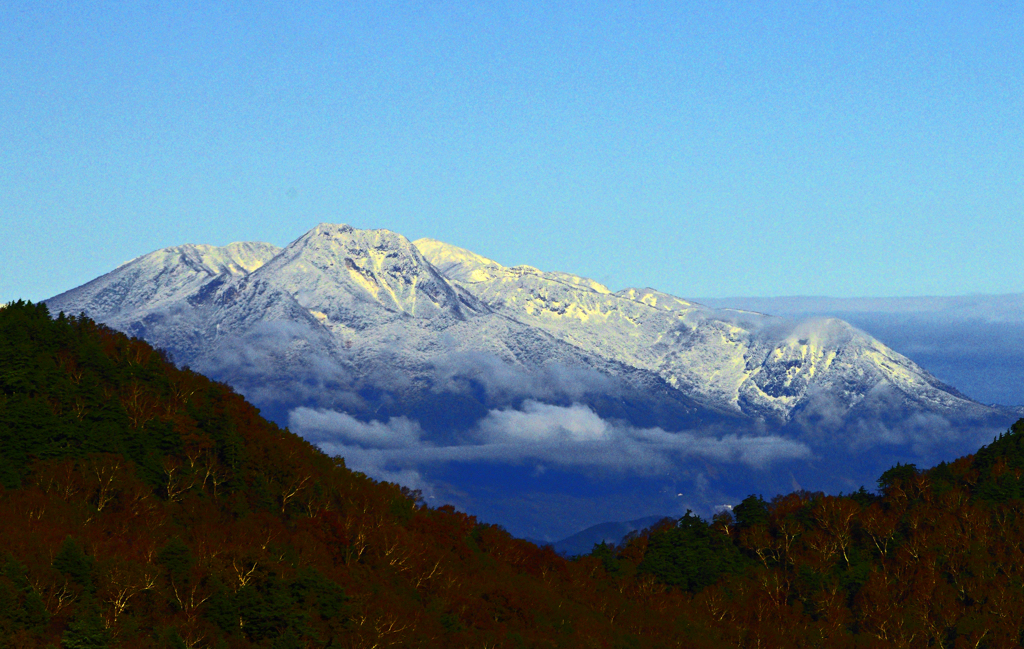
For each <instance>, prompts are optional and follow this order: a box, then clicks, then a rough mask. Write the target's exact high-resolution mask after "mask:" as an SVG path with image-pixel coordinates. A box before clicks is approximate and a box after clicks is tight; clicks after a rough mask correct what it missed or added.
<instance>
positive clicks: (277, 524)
mask: <svg viewBox="0 0 1024 649" xmlns="http://www.w3.org/2000/svg"><path fill="white" fill-rule="evenodd" d="M1022 471H1024V422H1019V423H1018V424H1017V425H1015V426H1014V428H1013V429H1012V430H1011V431H1010V432H1009V433H1007V434H1006V435H1004V436H1003V437H1001V438H1000V439H998V440H997V441H995V442H994V443H993V444H992V445H990V446H988V447H985V448H983V449H981V450H980V451H979V452H978V453H977V454H976V455H975V456H972V457H967V458H962V459H960V460H957V461H955V462H953V463H950V464H942V465H939V466H938V467H936V468H934V469H931V470H929V471H926V472H920V471H918V470H917V469H916V468H915V467H913V466H897V467H894V468H893V469H891V470H890V471H888V472H886V473H885V474H884V475H883V476H882V479H881V480H880V481H879V486H880V489H881V492H880V494H879V495H875V494H871V493H868V492H866V491H863V490H862V491H860V492H858V493H856V494H853V495H852V496H850V497H833V496H825V495H823V494H813V493H796V494H790V495H788V496H780V497H776V498H773V499H771V500H770V502H765V501H764V500H762V499H761V498H759V497H754V496H751V497H750V498H748V499H746V500H745V501H743V503H741V504H740V505H738V506H737V507H736V508H735V517H733V516H732V515H722V516H719V517H716V518H715V520H713V521H712V522H710V523H707V522H705V521H703V520H701V519H699V518H697V517H694V516H690V515H688V516H685V517H683V518H682V519H680V520H679V521H666V522H664V523H662V524H661V525H660V526H656V527H655V528H653V529H649V530H645V531H644V532H642V533H640V534H638V535H636V536H635V537H633V538H631V539H629V540H628V542H626V543H624V544H623V545H621V546H608V545H600V546H597V547H596V548H595V550H594V552H593V553H592V554H591V555H590V556H587V557H582V558H579V559H576V560H572V561H568V560H565V559H563V558H561V557H560V556H558V555H557V554H556V553H555V552H554V551H553V550H552V549H550V548H538V547H537V546H535V545H533V544H531V543H528V542H525V541H522V540H517V539H514V538H512V537H511V536H510V535H509V534H508V533H506V532H505V531H504V530H502V529H501V528H499V527H496V526H493V525H487V524H483V523H480V522H478V521H476V520H475V519H474V518H472V517H469V516H466V515H464V514H460V513H459V512H456V511H454V510H452V509H451V508H429V507H426V506H423V505H422V504H420V503H419V502H418V498H417V494H415V493H411V492H409V491H408V490H403V489H401V488H400V487H398V486H396V485H392V484H387V483H381V482H376V481H374V480H371V479H369V478H367V477H366V476H364V475H362V474H359V473H355V472H352V471H350V470H348V469H347V468H345V465H344V461H343V460H342V459H341V458H332V457H329V456H327V455H325V454H324V453H322V452H320V451H319V450H317V449H316V448H315V447H313V446H311V445H310V444H309V443H307V442H305V441H304V440H302V439H301V438H299V437H298V436H296V435H294V434H292V433H290V432H288V431H286V430H282V429H280V428H278V427H277V426H276V425H274V424H272V423H269V422H267V421H265V420H263V419H262V418H260V416H259V414H258V412H257V411H256V409H255V408H253V407H252V406H250V405H249V404H247V403H246V402H245V401H244V400H243V399H242V398H241V397H240V396H238V395H237V394H236V393H234V392H233V391H232V390H231V389H230V388H228V387H227V386H225V385H223V384H218V383H214V382H211V381H209V380H207V379H205V378H203V377H202V376H200V375H198V374H195V373H194V372H191V371H189V370H183V369H178V368H175V367H174V366H173V365H171V364H170V363H167V362H166V360H165V359H164V358H163V356H162V355H161V353H160V352H157V351H154V350H153V349H152V348H150V347H149V346H148V345H146V344H145V343H143V342H141V341H139V340H135V339H129V338H127V337H125V336H124V335H121V334H119V333H115V332H113V331H111V330H109V329H106V328H104V327H102V326H99V325H96V324H95V323H93V322H92V321H90V320H88V319H86V318H66V317H63V316H61V317H58V318H56V319H51V318H50V316H49V314H48V313H47V310H46V308H45V307H44V306H41V305H32V304H27V303H21V302H19V303H15V304H12V305H9V306H7V307H6V308H3V309H0V484H2V487H0V646H4V647H6V646H11V647H44V646H58V645H60V646H63V647H69V648H77V647H106V646H110V647H136V646H137V647H211V648H212V647H254V646H256V647H281V648H284V647H327V646H338V647H389V646H395V647H397V646H408V647H510V648H513V647H638V648H639V647H723V646H737V647H875V646H877V647H892V646H905V647H928V646H934V647H956V646H975V647H1010V646H1019V643H1020V640H1021V639H1022V638H1021V623H1022V617H1024V606H1022V604H1021V602H1024V561H1022V559H1024V553H1022V548H1024V501H1022V500H1021V496H1022V495H1024V490H1022V484H1024V481H1022V479H1021V476H1022Z"/></svg>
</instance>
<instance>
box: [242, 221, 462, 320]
mask: <svg viewBox="0 0 1024 649" xmlns="http://www.w3.org/2000/svg"><path fill="white" fill-rule="evenodd" d="M261 275H262V276H268V277H269V276H273V278H274V283H275V284H276V285H277V286H278V287H279V288H283V289H284V290H286V291H287V292H289V293H291V294H292V295H293V297H295V299H296V300H298V302H299V303H300V304H302V305H303V306H304V307H306V308H309V309H315V310H316V311H317V312H319V313H322V314H326V315H327V317H329V318H330V319H332V320H335V319H337V318H347V317H350V315H351V314H352V313H353V309H355V305H356V304H357V303H366V302H369V303H377V304H379V305H381V306H383V307H384V308H385V309H386V310H387V311H389V312H392V313H402V314H406V315H411V316H417V317H428V318H429V317H434V316H436V315H440V314H442V313H451V314H454V315H456V317H462V315H463V314H462V310H463V308H464V307H465V306H466V303H467V301H472V299H471V298H468V297H466V298H465V299H460V296H459V295H458V294H457V292H456V291H455V289H453V288H452V287H451V286H450V285H449V284H448V282H447V281H446V280H445V278H444V277H442V276H441V275H440V274H439V273H438V272H437V270H436V269H435V268H434V267H433V266H432V265H431V264H430V263H429V262H428V261H427V260H426V259H425V258H424V257H423V255H422V254H421V253H420V251H419V250H418V249H417V248H416V247H415V246H414V245H413V244H412V243H411V242H410V241H409V240H408V239H407V238H405V237H404V236H402V235H401V234H398V233H396V232H392V231H391V230H384V229H376V230H362V229H359V228H354V227H352V226H351V225H347V224H332V223H321V224H320V225H318V226H316V227H315V228H313V229H312V230H310V231H309V232H307V233H306V234H304V235H302V236H301V237H299V238H298V239H296V240H295V241H293V242H292V243H291V244H289V245H288V247H287V248H285V249H284V250H283V251H282V252H281V254H279V255H278V256H277V257H276V258H275V259H274V260H273V261H272V262H271V263H269V264H267V267H266V268H264V269H263V271H262V273H261ZM356 310H358V309H356Z"/></svg>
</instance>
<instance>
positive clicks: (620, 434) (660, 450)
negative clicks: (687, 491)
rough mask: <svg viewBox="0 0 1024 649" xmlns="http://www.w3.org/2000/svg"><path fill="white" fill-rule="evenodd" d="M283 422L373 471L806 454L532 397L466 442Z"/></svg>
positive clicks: (618, 464)
mask: <svg viewBox="0 0 1024 649" xmlns="http://www.w3.org/2000/svg"><path fill="white" fill-rule="evenodd" d="M289 423H290V426H291V428H292V429H293V430H295V431H296V432H298V433H299V434H301V435H303V436H304V437H306V438H307V439H309V440H310V441H313V442H315V443H317V444H319V445H320V447H321V448H322V449H323V450H324V451H325V452H328V453H332V454H337V455H341V456H343V457H345V458H346V462H347V463H348V464H349V466H351V467H352V468H354V469H357V470H360V471H364V472H366V473H368V474H371V475H374V476H378V477H384V475H385V474H387V473H390V472H394V471H398V470H412V468H413V467H415V466H417V465H420V466H422V465H424V464H430V463H439V462H480V461H490V462H504V463H509V464H522V463H527V462H530V463H536V462H541V463H544V464H547V465H551V466H561V467H564V468H578V469H588V468H603V469H611V470H616V471H623V472H636V473H642V474H648V475H650V474H667V473H671V472H672V470H673V468H674V467H676V466H678V465H679V463H680V462H681V461H684V460H687V459H701V460H707V461H712V462H721V463H730V464H744V465H747V466H749V467H752V468H757V469H764V468H767V467H768V466H769V465H770V464H771V463H773V462H776V461H781V460H794V459H806V458H809V457H810V456H811V451H810V449H809V448H808V447H807V446H806V445H805V444H802V443H800V442H797V441H794V440H791V439H786V438H782V437H778V436H740V435H735V434H726V435H718V436H715V435H713V434H708V433H697V432H692V431H682V432H668V431H665V430H663V429H661V428H635V427H633V426H629V425H626V424H622V423H619V422H611V421H608V420H604V419H602V418H601V417H599V416H598V415H597V414H596V413H595V412H594V411H593V410H591V409H590V408H589V407H587V406H584V405H581V404H573V405H571V406H553V405H549V404H543V403H538V402H536V401H527V402H526V403H524V404H523V407H522V409H520V410H513V409H502V410H491V411H490V412H489V413H488V414H487V416H485V417H484V418H483V419H481V420H480V422H478V424H477V426H476V428H475V429H474V430H473V431H472V435H471V437H470V438H469V439H467V442H466V443H464V444H458V445H446V446H436V445H433V444H431V443H430V442H429V441H427V440H424V439H423V436H422V430H421V429H420V426H419V424H418V423H417V422H415V421H411V420H409V419H406V418H405V417H395V418H392V419H389V420H388V421H387V422H386V423H385V422H381V421H371V422H360V421H358V420H356V419H355V418H354V417H351V416H349V415H347V414H345V413H339V412H332V411H326V410H314V409H311V408H297V409H295V410H293V411H292V412H291V415H290V417H289Z"/></svg>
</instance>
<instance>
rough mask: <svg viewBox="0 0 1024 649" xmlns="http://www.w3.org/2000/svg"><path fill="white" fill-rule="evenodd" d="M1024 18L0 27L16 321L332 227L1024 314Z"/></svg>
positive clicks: (738, 6) (948, 14) (640, 14)
mask: <svg viewBox="0 0 1024 649" xmlns="http://www.w3.org/2000/svg"><path fill="white" fill-rule="evenodd" d="M1022 43H1024V3H1022V2H969V3H963V2H958V3H954V2H940V1H931V2H914V3H909V2H907V3H899V2H869V1H864V2H798V1H793V2H763V3H752V2H724V1H716V2H632V3H631V2H616V3H606V2H598V1H596V0H589V1H587V2H578V3H575V2H568V1H565V0H563V1H560V2H551V3H541V2H499V1H496V2H487V3H479V2H465V3H462V2H440V1H437V0H435V1H432V2H384V1H382V2H374V3H358V2H351V3H313V2H295V3H281V2H273V3H261V2H244V3H243V2H234V3H228V2H208V3H205V2H204V3H198V2H184V1H183V2H173V3H172V2H159V3H156V2H142V1H140V2H131V3H121V2H117V3H115V2H92V3H57V2H53V3H40V2H34V1H33V2H22V1H20V0H6V1H5V2H4V3H3V4H2V5H0V78H2V79H3V82H2V83H0V116H2V119H0V256H2V259H3V264H2V266H0V301H6V300H10V299H14V298H18V297H25V298H29V299H36V300H38V299H43V298H46V297H49V296H51V295H53V294H56V293H58V292H61V291H64V290H67V289H70V288H72V287H74V286H77V285H79V284H81V283H84V282H85V281H87V280H89V279H91V278H93V277H95V276H97V275H100V274H102V273H104V272H107V271H109V270H111V269H112V268H113V267H114V266H116V265H117V264H119V263H121V262H122V261H125V260H127V259H129V258H131V257H135V256H137V255H140V254H144V253H146V252H149V251H152V250H154V249H157V248H161V247H164V246H170V245H176V244H181V243H212V244H225V243H228V242H231V241H237V240H263V241H269V242H271V243H275V244H278V245H284V244H286V243H288V242H289V241H291V240H293V239H295V238H297V237H298V236H300V235H301V234H302V233H303V232H305V231H306V230H308V229H310V228H312V227H313V226H315V225H316V224H317V223H319V222H321V221H331V222H346V223H351V224H352V225H355V226H357V227H368V228H379V227H383V228H388V229H391V230H395V231H397V232H401V233H402V234H405V235H406V236H408V237H409V238H410V239H415V238H418V237H423V236H429V237H434V238H437V239H441V240H443V241H447V242H449V243H453V244H456V245H460V246H464V247H466V248H469V249H471V250H473V251H475V252H478V253H480V254H483V255H486V256H488V257H491V258H493V259H496V260H497V261H499V262H502V263H505V264H509V265H513V264H519V263H527V264H531V265H534V266H537V267H540V268H542V269H546V270H564V271H568V272H574V273H577V274H581V275H586V276H589V277H593V278H595V279H598V280H599V281H602V282H604V283H606V284H608V285H609V286H610V287H612V288H613V289H618V288H623V287H626V286H653V287H656V288H659V289H661V290H665V291H668V292H671V293H674V294H677V295H681V296H709V297H712V296H715V297H725V296H740V295H743V296H774V295H831V296H838V297H846V296H906V295H954V294H965V293H1006V292H1020V291H1024V254H1021V248H1022V245H1024V244H1022V242H1024V133H1022V124H1024V45H1022Z"/></svg>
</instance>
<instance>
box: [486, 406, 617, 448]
mask: <svg viewBox="0 0 1024 649" xmlns="http://www.w3.org/2000/svg"><path fill="white" fill-rule="evenodd" d="M477 428H478V430H479V434H480V436H481V437H482V438H483V439H485V440H488V441H492V442H501V441H510V442H511V441H533V442H544V441H559V440H562V441H571V442H585V441H600V440H607V439H609V429H610V426H609V425H608V424H607V423H606V422H605V421H604V420H603V419H601V418H600V417H598V416H597V414H596V413H595V412H594V411H593V410H591V409H590V408H588V407H586V406H584V405H582V404H578V403H574V404H573V405H571V406H569V407H567V408H566V407H561V406H552V405H548V404H546V403H540V402H537V401H532V400H531V401H526V402H525V403H523V409H522V410H513V409H510V408H508V409H502V410H491V411H490V412H488V413H487V416H486V417H484V418H483V419H482V420H480V422H479V423H478V424H477Z"/></svg>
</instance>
